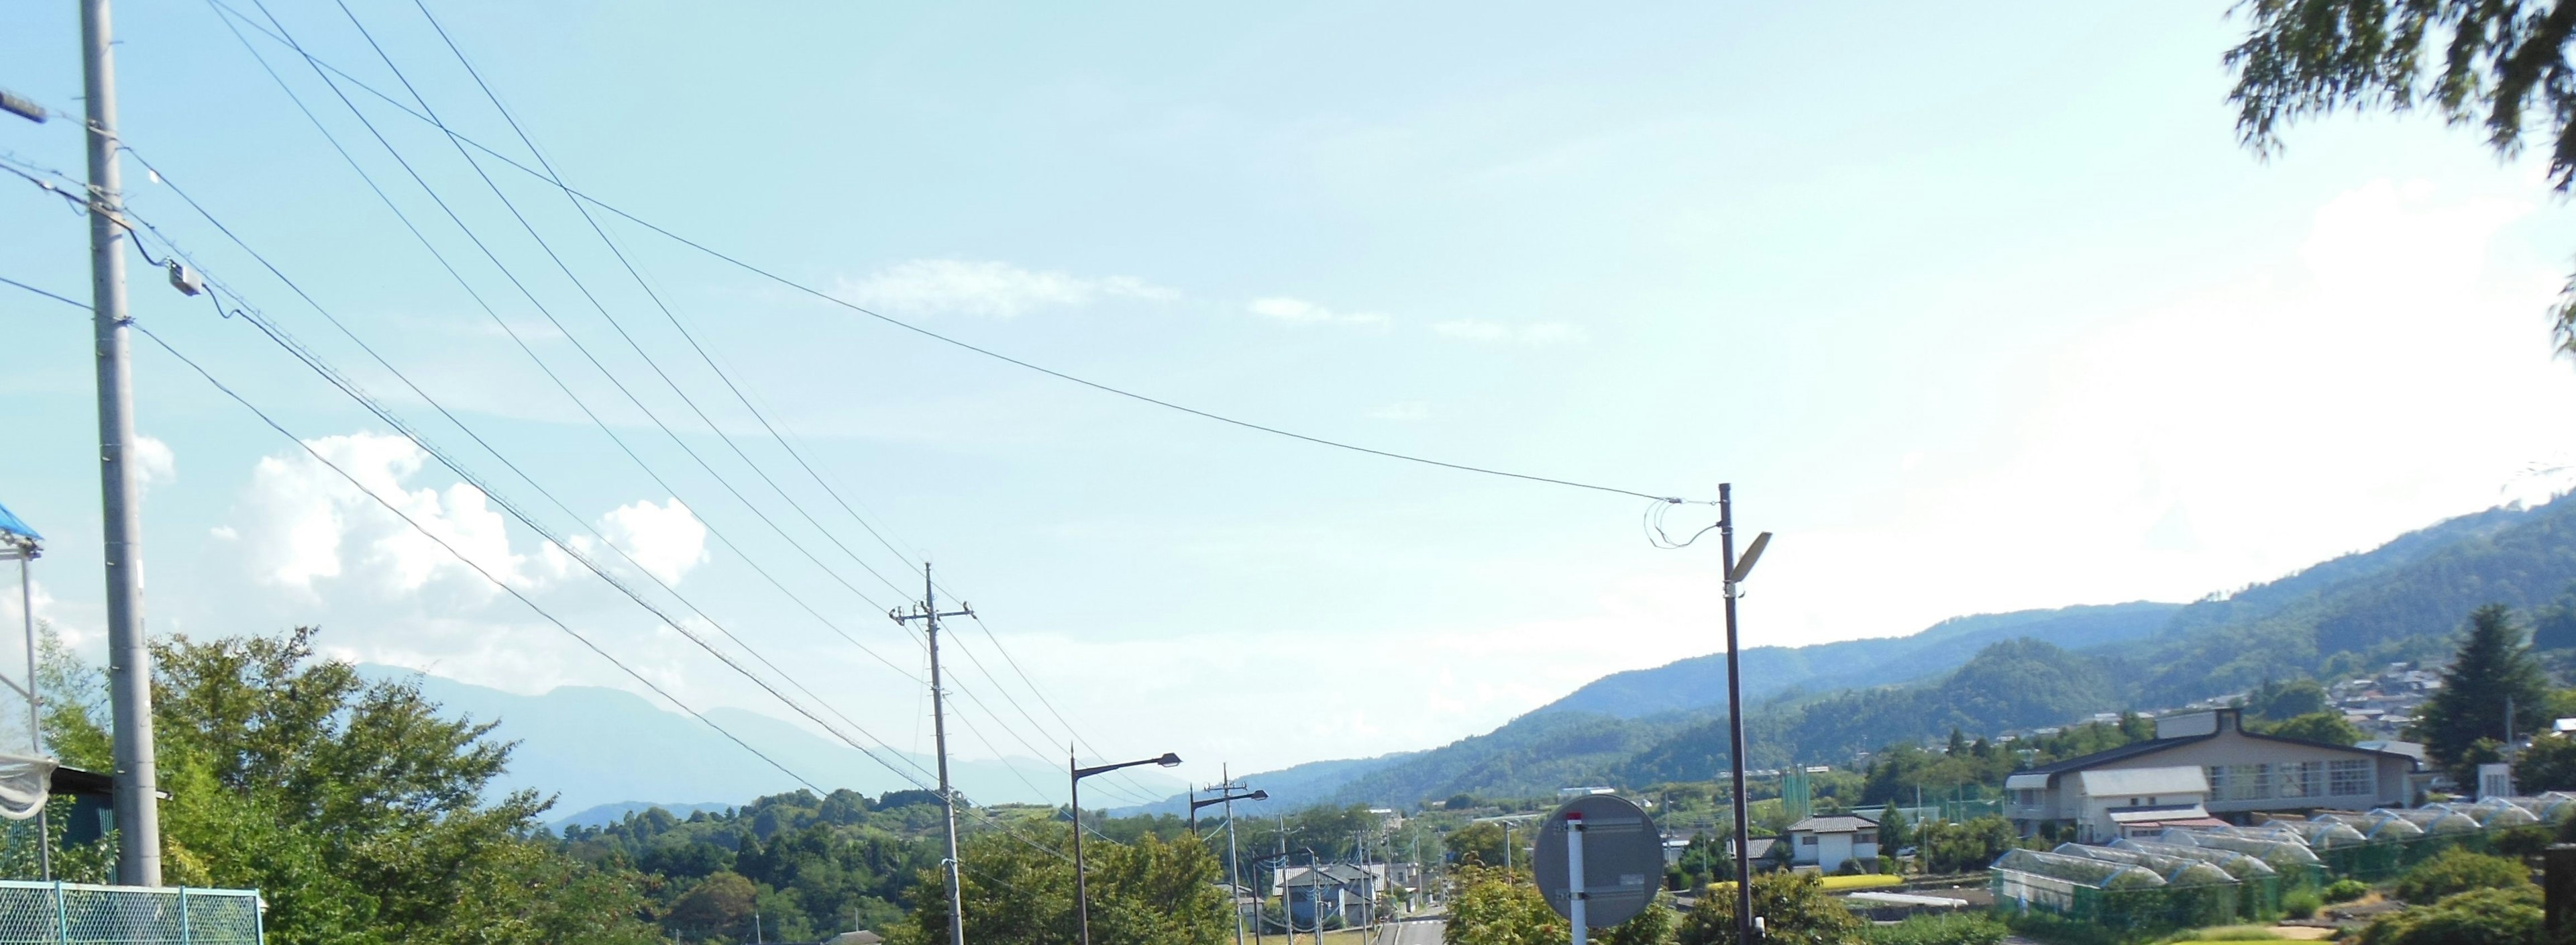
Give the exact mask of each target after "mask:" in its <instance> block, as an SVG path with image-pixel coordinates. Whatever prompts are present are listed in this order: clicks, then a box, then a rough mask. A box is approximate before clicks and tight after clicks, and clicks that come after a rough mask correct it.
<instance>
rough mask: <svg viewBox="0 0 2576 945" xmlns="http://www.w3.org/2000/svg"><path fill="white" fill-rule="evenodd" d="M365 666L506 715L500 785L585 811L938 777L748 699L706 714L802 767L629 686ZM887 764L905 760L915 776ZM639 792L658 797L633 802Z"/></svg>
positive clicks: (962, 782) (1043, 790)
mask: <svg viewBox="0 0 2576 945" xmlns="http://www.w3.org/2000/svg"><path fill="white" fill-rule="evenodd" d="M359 670H360V672H362V673H364V674H366V675H367V676H368V677H369V678H375V679H408V680H411V681H414V682H416V683H418V684H419V686H420V688H421V693H422V695H424V696H426V697H428V698H429V699H430V700H431V701H433V702H437V703H439V704H440V705H442V706H444V707H445V708H446V709H447V710H448V711H449V712H451V713H461V714H464V715H467V716H470V717H472V718H475V719H478V720H498V721H499V726H498V727H497V728H496V729H494V733H493V734H494V736H495V737H497V738H500V739H502V740H505V741H516V742H518V743H519V747H518V749H517V751H515V752H514V753H513V754H512V755H511V759H510V766H509V768H508V769H507V770H506V771H505V772H504V773H503V774H502V776H501V777H500V778H498V779H496V780H495V782H494V783H493V785H492V788H491V789H492V790H493V791H495V792H505V791H512V790H518V789H521V788H526V789H530V790H534V791H536V792H538V793H539V794H541V795H546V794H551V795H554V796H555V809H557V810H569V811H583V812H587V811H588V810H589V809H591V808H596V807H599V806H602V805H614V804H621V803H637V804H642V805H643V806H647V807H650V806H660V807H665V808H669V809H671V810H672V811H674V812H675V813H681V814H682V816H686V813H685V812H683V811H681V810H680V808H682V807H686V806H689V805H692V804H716V805H724V804H728V803H741V802H746V801H749V800H751V799H753V798H756V797H761V796H764V795H769V794H778V793H783V792H787V791H793V790H796V789H798V788H800V787H804V786H805V785H804V783H803V782H800V781H799V780H798V778H799V777H802V778H804V779H807V780H810V781H812V782H813V784H814V785H815V786H817V787H820V788H822V789H823V790H824V791H826V792H828V791H831V790H834V789H838V788H849V789H851V790H855V791H859V792H861V793H864V794H872V795H873V794H882V793H884V792H887V791H894V790H902V789H906V788H913V787H918V786H921V783H916V782H917V781H918V782H924V783H935V782H931V777H932V776H930V775H927V774H924V773H922V772H926V771H932V770H936V768H935V767H934V763H933V761H932V760H931V759H930V758H929V757H928V756H924V755H913V754H909V753H904V752H889V751H885V750H882V749H880V750H878V751H877V752H876V754H877V755H878V756H879V757H882V758H884V759H885V763H880V762H879V761H877V760H876V759H873V758H870V757H868V756H867V755H865V754H861V753H860V752H859V751H858V750H856V749H853V748H851V747H849V746H848V745H845V744H843V743H841V742H839V741H837V740H834V739H831V738H829V737H827V736H824V735H821V734H817V733H815V732H814V731H812V730H810V729H807V728H805V727H803V726H800V725H796V724H794V723H790V722H785V721H781V720H779V719H776V718H772V717H770V716H767V715H762V714H760V713H757V712H750V711H745V710H742V709H733V708H716V709H710V710H707V713H706V715H707V718H708V719H710V720H712V721H714V722H715V723H716V724H718V725H722V726H724V727H725V729H726V730H727V731H730V732H732V733H733V734H734V735H736V736H738V737H740V738H741V739H742V740H743V742H744V743H746V744H749V745H750V746H752V747H753V748H756V749H758V750H759V751H760V753H761V754H764V755H767V756H769V757H770V758H774V759H777V761H778V763H779V764H780V765H784V766H785V767H786V769H787V771H793V772H795V774H794V775H790V774H788V773H787V771H781V770H779V769H778V768H777V767H773V766H771V765H770V764H769V763H767V762H764V761H762V760H761V759H760V758H758V757H756V756H754V755H753V754H752V753H750V752H748V751H744V750H743V748H742V746H741V745H737V744H734V743H733V742H732V741H731V740H729V739H727V738H726V737H725V736H724V734H723V733H720V732H717V731H716V730H714V729H712V728H709V727H707V725H706V724H705V723H702V722H699V721H698V720H696V719H693V718H690V717H688V716H686V715H682V714H679V713H677V712H672V711H668V710H665V709H663V708H661V707H659V706H656V705H654V704H653V703H651V702H648V701H645V700H644V698H643V697H641V696H637V695H635V694H633V693H630V692H626V691H624V690H621V689H605V688H599V687H593V686H562V687H558V688H556V689H554V690H552V691H549V692H547V693H545V694H543V695H536V696H523V695H519V694H517V693H511V692H505V691H503V690H499V689H492V688H488V687H484V686H476V685H470V684H467V683H462V682H457V681H456V680H452V679H446V678H442V677H438V676H431V675H427V674H424V673H419V672H416V671H413V670H408V669H399V668H395V667H389V666H376V665H364V666H361V667H359ZM888 764H893V765H899V766H905V767H904V771H905V773H906V774H909V775H910V779H907V778H906V777H904V776H903V775H899V774H897V773H896V772H895V771H894V770H891V769H889V768H888V767H887V765H888ZM1130 774H1132V775H1133V776H1134V778H1135V780H1136V782H1137V783H1138V785H1139V786H1141V787H1143V788H1145V789H1147V790H1150V791H1152V792H1153V793H1155V794H1163V793H1167V792H1171V791H1176V790H1180V789H1181V788H1182V787H1183V786H1184V785H1183V784H1182V783H1181V782H1180V781H1179V780H1177V779H1174V778H1170V777H1166V776H1163V775H1161V774H1160V773H1157V772H1150V771H1136V772H1130ZM949 778H950V780H951V781H952V782H953V783H955V784H956V786H957V790H958V791H959V792H960V793H963V794H964V795H966V797H967V798H968V799H970V800H973V801H974V802H976V803H979V804H997V803H1008V802H1027V803H1040V804H1062V803H1064V802H1065V799H1066V798H1065V794H1066V792H1065V784H1064V769H1063V768H1062V767H1060V766H1058V764H1057V763H1055V762H1049V761H1037V760H1032V759H1028V758H1005V759H976V760H957V759H954V758H952V759H951V760H950V762H949ZM639 797H643V798H657V799H659V800H657V801H652V802H637V801H635V800H634V799H635V798H639Z"/></svg>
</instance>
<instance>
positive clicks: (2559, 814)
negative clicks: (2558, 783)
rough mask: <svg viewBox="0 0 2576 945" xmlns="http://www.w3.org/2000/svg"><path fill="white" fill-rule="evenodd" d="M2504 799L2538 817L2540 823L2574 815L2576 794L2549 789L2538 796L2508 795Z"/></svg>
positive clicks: (2552, 821) (2575, 811)
mask: <svg viewBox="0 0 2576 945" xmlns="http://www.w3.org/2000/svg"><path fill="white" fill-rule="evenodd" d="M2505 800H2507V801H2511V802H2513V803H2514V804H2515V805H2516V806H2519V807H2521V808H2522V809H2523V810H2527V811H2530V812H2531V815H2532V816H2534V817H2538V818H2540V820H2541V822H2542V823H2549V824H2554V823H2557V822H2559V821H2562V820H2566V819H2567V818H2570V817H2576V794H2567V793H2564V792H2560V791H2551V792H2549V793H2547V794H2542V795H2540V796H2538V797H2508V798H2505Z"/></svg>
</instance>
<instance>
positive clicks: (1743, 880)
mask: <svg viewBox="0 0 2576 945" xmlns="http://www.w3.org/2000/svg"><path fill="white" fill-rule="evenodd" d="M1734 491H1735V487H1734V485H1733V484H1731V483H1723V482H1721V483H1718V484H1717V544H1718V549H1719V551H1720V553H1721V554H1722V555H1723V556H1724V557H1725V564H1726V585H1725V590H1726V739H1727V768H1728V771H1729V773H1730V774H1732V775H1733V776H1734V779H1735V940H1736V941H1737V942H1739V943H1741V945H1752V943H1753V941H1754V938H1753V936H1754V933H1755V930H1756V929H1757V928H1758V926H1759V923H1758V922H1756V921H1755V920H1754V917H1753V870H1752V865H1751V859H1752V858H1751V857H1750V856H1748V855H1747V854H1748V853H1749V852H1750V851H1749V850H1748V849H1746V847H1747V845H1748V844H1749V843H1750V842H1751V841H1750V840H1749V839H1748V835H1749V831H1748V829H1747V827H1748V824H1747V822H1746V819H1745V802H1744V671H1743V669H1742V667H1741V666H1740V665H1739V664H1738V663H1737V658H1736V654H1737V652H1738V647H1737V645H1736V643H1737V641H1736V634H1735V599H1736V597H1738V596H1739V594H1738V593H1737V591H1736V587H1735V586H1736V585H1737V584H1739V583H1742V582H1743V581H1744V577H1745V575H1747V574H1750V573H1752V571H1753V563H1754V562H1755V561H1759V560H1761V558H1762V546H1764V545H1767V544H1770V542H1771V533H1770V532H1763V533H1762V534H1761V535H1759V536H1757V537H1755V538H1754V539H1753V547H1751V548H1748V549H1745V554H1744V560H1743V561H1741V562H1739V561H1737V560H1735V496H1734Z"/></svg>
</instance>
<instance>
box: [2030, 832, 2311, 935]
mask: <svg viewBox="0 0 2576 945" xmlns="http://www.w3.org/2000/svg"><path fill="white" fill-rule="evenodd" d="M2055 852H2057V853H2059V854H2061V855H2065V856H2080V857H2086V858H2089V859H2095V860H2102V861H2105V862H2110V863H2126V864H2128V865H2131V866H2135V867H2138V868H2140V869H2148V870H2154V871H2155V872H2156V874H2157V875H2159V876H2162V877H2164V879H2165V895H2166V896H2167V897H2168V900H2169V902H2170V903H2171V911H2172V912H2174V913H2177V914H2178V918H2179V919H2181V920H2183V921H2184V922H2185V924H2189V925H2220V924H2225V923H2227V922H2231V921H2235V920H2237V919H2240V918H2242V919H2258V918H2261V917H2262V916H2261V914H2260V913H2259V912H2256V911H2254V910H2255V909H2256V908H2259V907H2258V906H2256V905H2255V904H2254V903H2255V900H2254V899H2253V898H2249V897H2246V896H2245V895H2243V889H2244V884H2242V883H2240V882H2238V881H2237V880H2236V877H2234V876H2231V875H2228V872H2227V871H2226V870H2223V869H2220V868H2219V867H2218V865H2217V864H2215V863H2210V862H2208V861H2206V860H2198V859H2191V858H2187V857H2178V856H2167V855H2165V854H2161V853H2148V852H2146V851H2143V850H2120V849H2114V848H2111V847H2096V846H2087V845H2084V844H2081V843H2061V844H2058V846H2057V849H2056V851H2055ZM2240 910H2244V911H2240Z"/></svg>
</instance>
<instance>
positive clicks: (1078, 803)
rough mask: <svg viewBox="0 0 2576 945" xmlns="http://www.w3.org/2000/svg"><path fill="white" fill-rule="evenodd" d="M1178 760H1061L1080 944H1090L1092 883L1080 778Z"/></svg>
mask: <svg viewBox="0 0 2576 945" xmlns="http://www.w3.org/2000/svg"><path fill="white" fill-rule="evenodd" d="M1180 763H1181V756H1179V755H1176V754H1173V753H1171V752H1168V751H1167V752H1164V753H1163V757H1160V758H1147V759H1144V760H1142V761H1122V762H1119V763H1117V764H1114V765H1093V766H1092V767H1088V768H1085V767H1083V766H1082V762H1081V761H1080V760H1078V759H1075V758H1073V757H1071V756H1069V755H1068V756H1067V757H1066V758H1065V759H1064V767H1065V770H1067V771H1071V772H1073V778H1072V784H1073V902H1074V912H1075V913H1076V914H1078V915H1080V916H1081V917H1082V945H1091V884H1090V883H1088V882H1086V881H1085V879H1084V876H1083V871H1082V779H1084V778H1088V777H1090V776H1092V775H1095V774H1104V773H1107V772H1111V771H1116V770H1118V769H1120V768H1133V767H1136V766H1137V765H1161V766H1163V767H1166V768H1169V767H1172V766H1174V765H1178V764H1180Z"/></svg>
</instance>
